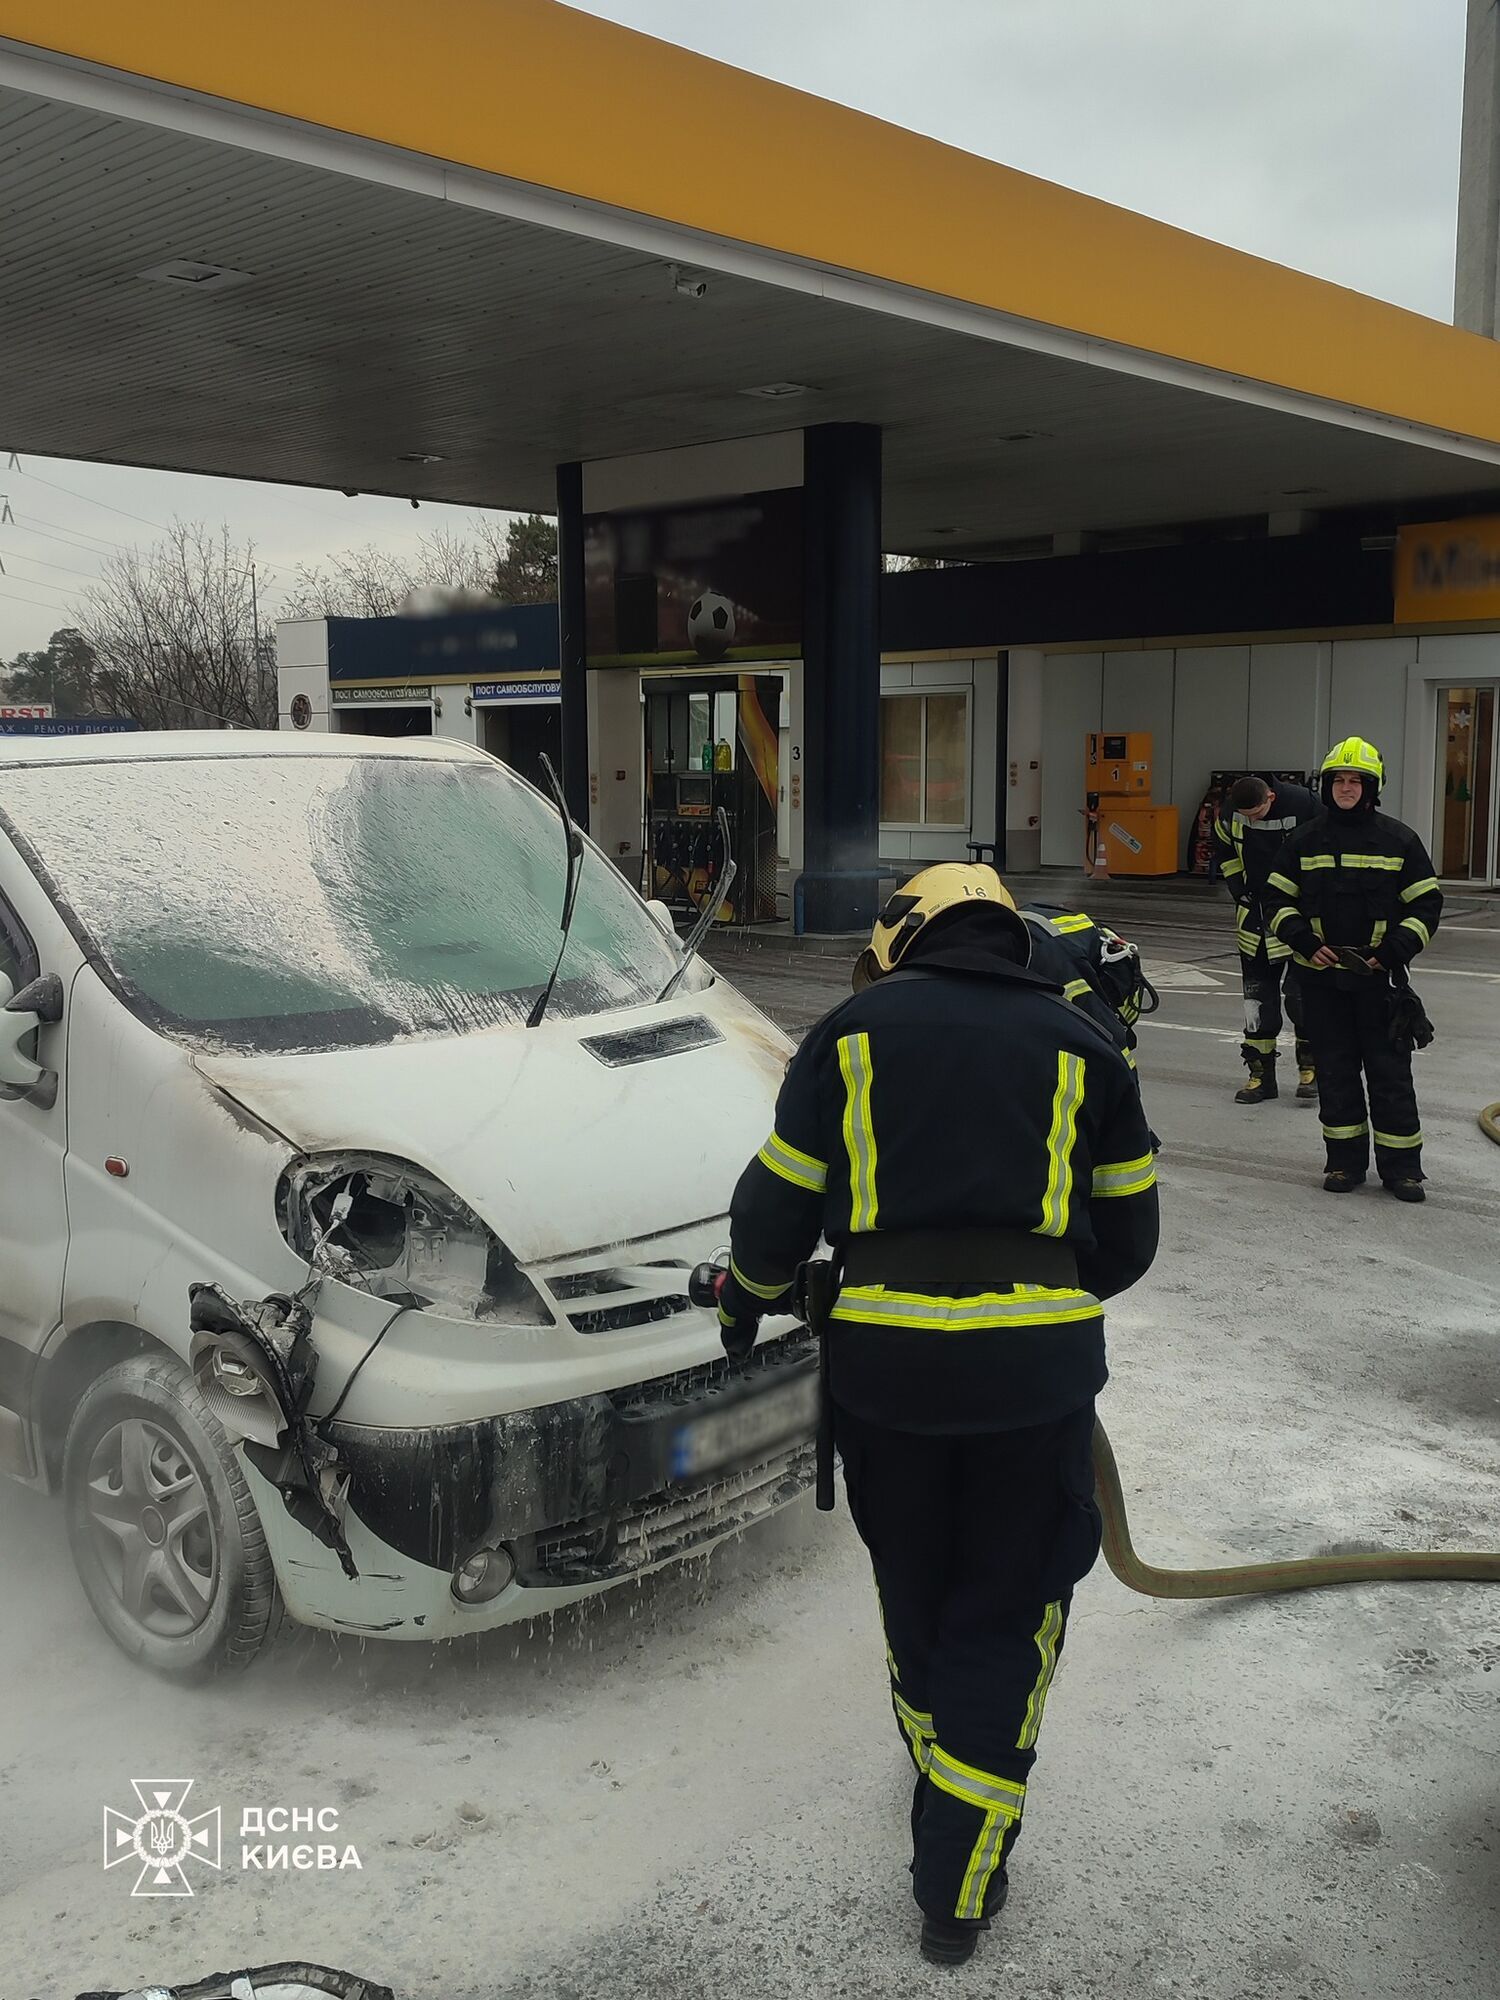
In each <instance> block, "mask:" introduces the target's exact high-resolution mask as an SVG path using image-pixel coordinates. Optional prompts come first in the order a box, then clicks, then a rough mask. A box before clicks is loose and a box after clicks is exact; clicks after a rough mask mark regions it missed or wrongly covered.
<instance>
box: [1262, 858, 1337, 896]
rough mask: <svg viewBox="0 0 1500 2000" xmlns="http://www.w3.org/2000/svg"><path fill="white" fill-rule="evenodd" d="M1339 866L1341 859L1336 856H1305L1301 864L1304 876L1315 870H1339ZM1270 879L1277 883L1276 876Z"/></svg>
mask: <svg viewBox="0 0 1500 2000" xmlns="http://www.w3.org/2000/svg"><path fill="white" fill-rule="evenodd" d="M1338 865H1339V858H1338V856H1337V855H1336V854H1304V855H1303V856H1302V857H1301V862H1300V866H1301V869H1302V873H1303V874H1304V875H1307V874H1310V873H1311V872H1312V870H1313V869H1315V868H1337V867H1338ZM1270 879H1271V880H1272V881H1273V882H1275V881H1276V877H1275V876H1274V875H1273V876H1272V877H1271V878H1270ZM1277 886H1278V888H1279V887H1280V884H1279V883H1278V884H1277Z"/></svg>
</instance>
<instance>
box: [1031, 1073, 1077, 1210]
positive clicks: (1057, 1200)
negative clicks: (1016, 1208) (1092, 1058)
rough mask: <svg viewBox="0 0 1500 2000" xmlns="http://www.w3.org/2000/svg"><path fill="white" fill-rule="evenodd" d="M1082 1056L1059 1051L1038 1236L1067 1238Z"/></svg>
mask: <svg viewBox="0 0 1500 2000" xmlns="http://www.w3.org/2000/svg"><path fill="white" fill-rule="evenodd" d="M1083 1072H1084V1061H1083V1057H1082V1056H1070V1055H1069V1054H1068V1053H1067V1051H1066V1050H1065V1049H1064V1050H1061V1051H1059V1054H1058V1058H1057V1088H1056V1090H1055V1091H1054V1092H1053V1093H1052V1129H1051V1131H1049V1132H1048V1134H1047V1158H1048V1161H1049V1162H1050V1166H1049V1168H1048V1173H1047V1188H1046V1192H1045V1193H1044V1194H1043V1196H1042V1219H1041V1223H1040V1225H1039V1226H1038V1229H1037V1234H1038V1235H1039V1236H1065V1235H1066V1234H1067V1230H1068V1203H1069V1201H1070V1200H1071V1198H1072V1194H1073V1142H1074V1140H1075V1139H1076V1138H1077V1137H1078V1109H1079V1106H1080V1105H1081V1104H1082V1103H1083Z"/></svg>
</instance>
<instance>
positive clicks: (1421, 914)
mask: <svg viewBox="0 0 1500 2000" xmlns="http://www.w3.org/2000/svg"><path fill="white" fill-rule="evenodd" d="M1266 903H1267V913H1268V917H1269V921H1270V926H1271V930H1272V933H1273V934H1274V935H1275V937H1277V938H1278V939H1279V940H1280V941H1281V942H1282V943H1283V944H1286V945H1289V946H1290V947H1291V949H1292V952H1293V955H1294V956H1295V957H1296V960H1297V962H1298V964H1299V965H1303V966H1307V965H1308V964H1309V961H1310V960H1311V957H1312V954H1313V953H1314V952H1315V951H1316V950H1317V948H1318V946H1319V945H1320V944H1329V945H1355V946H1357V947H1358V948H1359V950H1360V951H1362V952H1365V953H1367V954H1368V955H1369V956H1371V957H1372V958H1376V959H1378V960H1379V961H1380V963H1381V964H1382V965H1383V966H1384V967H1385V968H1386V970H1387V971H1388V972H1394V971H1396V970H1397V969H1398V968H1399V967H1401V966H1404V965H1407V964H1408V963H1409V962H1410V961H1411V960H1412V959H1413V958H1415V957H1416V955H1417V953H1418V952H1419V951H1421V950H1422V948H1423V947H1424V946H1425V945H1428V944H1430V943H1431V942H1432V934H1433V932H1434V931H1435V930H1436V929H1437V927H1438V919H1439V918H1440V917H1441V916H1442V914H1443V896H1442V891H1441V890H1440V889H1439V888H1438V885H1437V877H1436V876H1435V875H1434V874H1433V872H1432V859H1431V856H1430V855H1429V854H1428V852H1427V849H1426V848H1425V847H1424V846H1423V845H1422V842H1421V840H1420V839H1419V838H1418V837H1417V835H1416V834H1415V833H1413V832H1412V830H1411V828H1410V827H1409V826H1404V825H1403V824H1402V823H1401V821H1400V820H1399V819H1391V818H1390V817H1389V816H1388V815H1387V814H1385V813H1382V812H1370V811H1366V810H1358V809H1357V810H1355V811H1353V812H1332V811H1330V812H1327V813H1325V814H1323V815H1322V816H1320V817H1319V818H1318V819H1315V820H1311V821H1309V823H1308V824H1307V825H1306V826H1303V827H1299V828H1298V830H1297V831H1296V833H1294V834H1293V835H1292V837H1291V839H1290V840H1289V841H1288V842H1287V843H1286V845H1285V847H1283V848H1282V850H1281V853H1280V854H1279V855H1278V856H1277V858H1276V865H1275V867H1274V868H1273V869H1272V871H1271V873H1270V875H1269V876H1268V878H1267V882H1266ZM1311 969H1312V970H1313V971H1315V972H1319V973H1331V972H1332V968H1326V967H1322V966H1316V967H1312V968H1311ZM1333 976H1335V977H1339V978H1344V977H1349V976H1350V975H1340V974H1334V975H1333Z"/></svg>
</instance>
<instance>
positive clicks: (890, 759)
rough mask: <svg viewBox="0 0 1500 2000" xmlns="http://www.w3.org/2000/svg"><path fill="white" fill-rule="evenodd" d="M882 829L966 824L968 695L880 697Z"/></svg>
mask: <svg viewBox="0 0 1500 2000" xmlns="http://www.w3.org/2000/svg"><path fill="white" fill-rule="evenodd" d="M880 820H881V824H882V825H883V826H913V827H917V826H967V825H968V823H969V697H968V695H967V694H888V695H882V696H881V699H880Z"/></svg>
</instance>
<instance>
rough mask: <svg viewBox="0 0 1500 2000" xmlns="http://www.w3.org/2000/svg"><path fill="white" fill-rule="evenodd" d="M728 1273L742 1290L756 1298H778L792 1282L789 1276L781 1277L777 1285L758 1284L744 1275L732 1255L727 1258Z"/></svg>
mask: <svg viewBox="0 0 1500 2000" xmlns="http://www.w3.org/2000/svg"><path fill="white" fill-rule="evenodd" d="M729 1273H730V1276H731V1277H732V1278H733V1279H734V1282H735V1283H736V1284H737V1285H738V1286H739V1287H740V1288H741V1290H742V1291H746V1292H750V1293H752V1294H753V1295H754V1297H756V1298H758V1299H779V1298H780V1297H781V1295H782V1293H783V1292H784V1291H785V1290H786V1288H787V1286H788V1285H789V1284H790V1283H791V1282H792V1281H791V1279H790V1278H783V1280H782V1281H781V1283H780V1284H779V1285H758V1284H757V1283H756V1282H755V1280H754V1278H747V1277H746V1276H745V1274H744V1272H743V1271H742V1270H741V1269H740V1267H739V1265H738V1264H737V1263H736V1262H735V1261H734V1259H733V1257H731V1258H730V1260H729Z"/></svg>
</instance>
